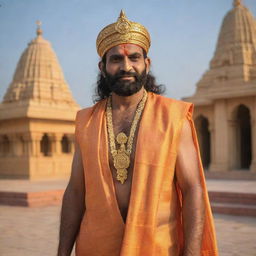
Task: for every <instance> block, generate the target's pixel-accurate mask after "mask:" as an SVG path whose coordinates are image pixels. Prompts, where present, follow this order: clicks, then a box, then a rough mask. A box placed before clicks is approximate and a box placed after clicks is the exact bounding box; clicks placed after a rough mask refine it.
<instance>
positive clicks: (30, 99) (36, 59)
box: [0, 22, 79, 180]
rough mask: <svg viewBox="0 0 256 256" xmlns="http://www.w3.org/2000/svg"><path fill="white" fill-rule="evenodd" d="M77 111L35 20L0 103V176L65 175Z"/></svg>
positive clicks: (68, 163) (13, 177) (68, 167)
mask: <svg viewBox="0 0 256 256" xmlns="http://www.w3.org/2000/svg"><path fill="white" fill-rule="evenodd" d="M78 109H79V106H78V104H77V103H76V102H75V100H74V99H73V96H72V94H71V91H70V89H69V87H68V84H67V83H66V81H65V79H64V76H63V73H62V70H61V67H60V65H59V63H58V60H57V57H56V55H55V53H54V51H53V49H52V47H51V44H50V43H49V42H48V41H46V40H45V39H44V38H43V36H42V29H41V24H40V22H38V28H37V36H36V38H35V39H33V40H32V41H31V42H30V43H29V44H28V47H27V48H26V49H25V51H24V52H23V53H22V55H21V58H20V60H19V62H18V65H17V67H16V71H15V73H14V76H13V80H12V82H11V84H10V85H9V87H8V89H7V91H6V93H5V96H4V98H3V101H2V103H1V104H0V178H9V179H29V180H36V179H45V178H62V177H67V176H69V174H70V168H71V160H72V153H73V152H74V138H73V133H74V119H75V115H76V112H77V110H78Z"/></svg>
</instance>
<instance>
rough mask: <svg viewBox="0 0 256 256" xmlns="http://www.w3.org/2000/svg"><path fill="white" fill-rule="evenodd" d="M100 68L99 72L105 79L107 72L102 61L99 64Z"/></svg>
mask: <svg viewBox="0 0 256 256" xmlns="http://www.w3.org/2000/svg"><path fill="white" fill-rule="evenodd" d="M98 67H99V70H100V71H101V74H102V75H103V76H104V77H105V72H104V68H103V67H104V63H103V62H102V61H100V62H99V63H98Z"/></svg>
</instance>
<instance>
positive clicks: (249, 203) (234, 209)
mask: <svg viewBox="0 0 256 256" xmlns="http://www.w3.org/2000/svg"><path fill="white" fill-rule="evenodd" d="M209 198H210V201H211V207H212V211H213V212H214V213H221V214H230V215H240V216H252V217H256V194H255V193H243V192H225V191H209Z"/></svg>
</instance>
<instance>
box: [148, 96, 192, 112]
mask: <svg viewBox="0 0 256 256" xmlns="http://www.w3.org/2000/svg"><path fill="white" fill-rule="evenodd" d="M153 97H154V98H155V102H156V104H161V105H162V106H163V107H166V108H168V109H187V108H189V107H190V106H192V105H193V104H192V103H191V102H186V101H183V100H177V99H174V98H170V97H166V96H163V95H158V94H154V95H153Z"/></svg>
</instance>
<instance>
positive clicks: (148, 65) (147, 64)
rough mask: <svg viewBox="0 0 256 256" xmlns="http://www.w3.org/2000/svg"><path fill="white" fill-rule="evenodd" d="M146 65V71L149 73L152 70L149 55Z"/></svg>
mask: <svg viewBox="0 0 256 256" xmlns="http://www.w3.org/2000/svg"><path fill="white" fill-rule="evenodd" d="M145 65H146V72H147V74H148V72H149V71H150V66H151V59H150V58H149V57H147V58H146V59H145Z"/></svg>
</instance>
